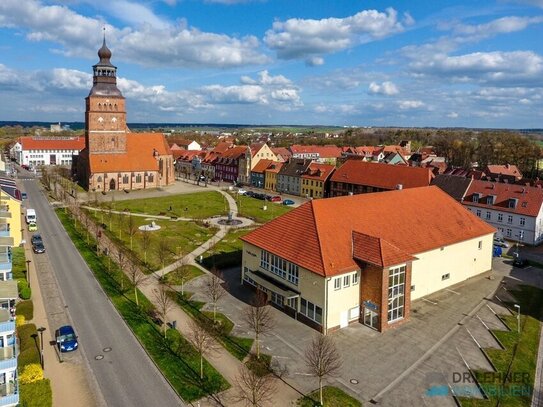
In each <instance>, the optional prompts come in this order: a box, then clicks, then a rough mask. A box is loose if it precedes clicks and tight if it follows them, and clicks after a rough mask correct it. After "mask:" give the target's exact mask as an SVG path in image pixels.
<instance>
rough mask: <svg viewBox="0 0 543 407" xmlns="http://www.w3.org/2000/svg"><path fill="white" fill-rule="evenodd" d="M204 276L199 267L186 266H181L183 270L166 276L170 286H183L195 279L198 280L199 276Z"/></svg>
mask: <svg viewBox="0 0 543 407" xmlns="http://www.w3.org/2000/svg"><path fill="white" fill-rule="evenodd" d="M202 274H204V272H203V271H202V270H200V269H199V268H198V267H196V266H193V265H190V264H185V265H183V266H181V270H174V271H172V272H170V273H168V274H166V277H165V278H166V283H167V284H170V285H181V284H186V283H187V282H189V281H190V280H192V279H193V278H196V277H198V276H201V275H202Z"/></svg>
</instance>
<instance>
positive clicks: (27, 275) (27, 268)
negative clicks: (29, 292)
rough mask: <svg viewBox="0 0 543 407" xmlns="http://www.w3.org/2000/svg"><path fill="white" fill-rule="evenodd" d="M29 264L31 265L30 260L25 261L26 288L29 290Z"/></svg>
mask: <svg viewBox="0 0 543 407" xmlns="http://www.w3.org/2000/svg"><path fill="white" fill-rule="evenodd" d="M30 263H32V260H27V261H26V282H27V283H28V288H30Z"/></svg>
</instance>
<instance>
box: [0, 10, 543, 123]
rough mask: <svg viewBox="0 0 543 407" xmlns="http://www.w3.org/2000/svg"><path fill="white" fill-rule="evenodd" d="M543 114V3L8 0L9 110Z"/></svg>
mask: <svg viewBox="0 0 543 407" xmlns="http://www.w3.org/2000/svg"><path fill="white" fill-rule="evenodd" d="M104 26H105V27H106V35H107V42H108V46H109V47H110V49H111V50H112V52H113V57H112V62H113V63H114V64H115V65H116V66H117V67H118V77H119V80H118V82H119V88H120V89H121V90H122V92H123V94H124V95H125V97H126V98H127V110H128V121H129V122H176V123H242V124H305V125H317V124H318V125H342V126H343V125H346V126H439V127H445V126H465V127H491V128H496V127H508V128H530V127H538V128H541V127H543V123H542V120H541V117H542V112H543V49H542V48H543V41H542V40H541V39H542V38H543V0H497V1H476V2H474V1H463V2H462V1H435V2H431V1H427V0H425V1H418V0H411V1H409V2H407V1H389V2H383V1H355V0H334V1H330V0H311V1H309V0H148V1H135V0H64V1H49V0H2V1H0V97H1V99H2V103H1V104H0V120H32V121H34V120H39V121H83V120H84V98H85V97H86V96H87V94H88V91H89V89H90V87H91V83H92V77H91V72H92V65H93V64H95V63H96V62H97V60H98V57H97V55H96V52H97V50H98V48H99V47H100V45H101V40H102V27H104Z"/></svg>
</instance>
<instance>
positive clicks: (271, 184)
mask: <svg viewBox="0 0 543 407" xmlns="http://www.w3.org/2000/svg"><path fill="white" fill-rule="evenodd" d="M264 175H265V176H264V180H265V183H266V184H265V188H266V189H268V190H270V191H276V190H277V188H276V185H277V173H276V172H274V171H264Z"/></svg>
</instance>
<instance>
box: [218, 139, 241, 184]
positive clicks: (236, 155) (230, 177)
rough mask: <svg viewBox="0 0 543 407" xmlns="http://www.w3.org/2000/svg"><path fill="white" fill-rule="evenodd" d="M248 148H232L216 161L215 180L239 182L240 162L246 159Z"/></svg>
mask: <svg viewBox="0 0 543 407" xmlns="http://www.w3.org/2000/svg"><path fill="white" fill-rule="evenodd" d="M247 149H248V146H236V147H230V148H228V149H227V150H226V151H224V152H223V153H222V154H221V155H220V156H219V157H218V158H217V160H216V161H215V178H217V179H219V180H221V181H230V182H239V177H238V175H239V162H240V160H241V159H245V154H247Z"/></svg>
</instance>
